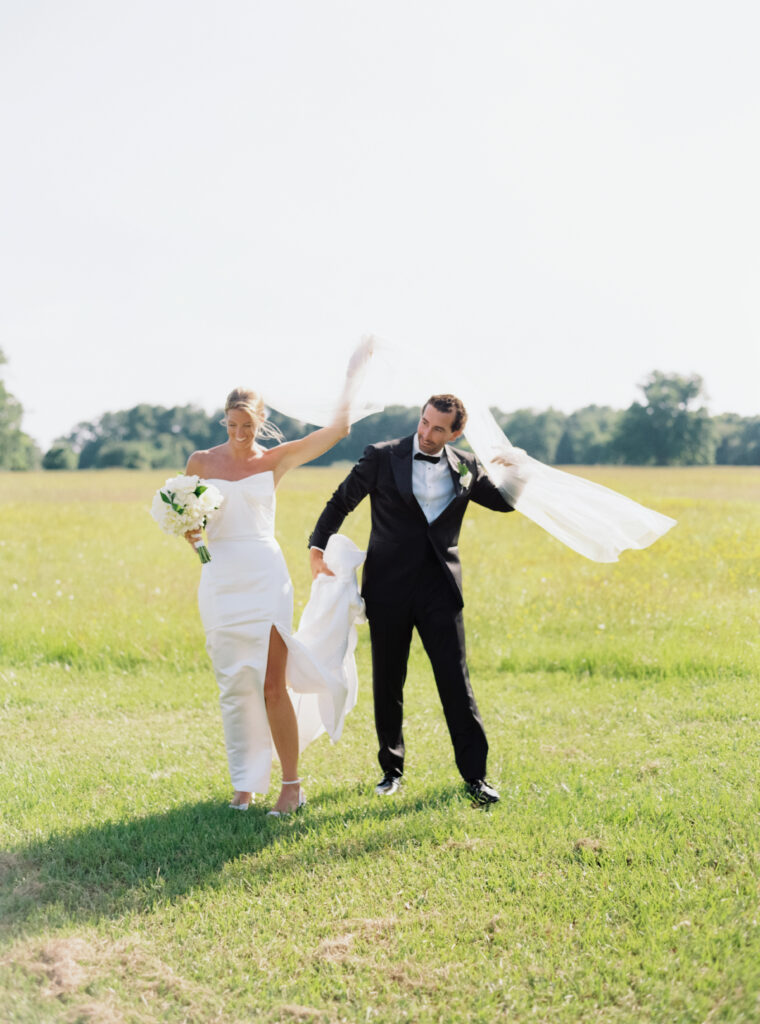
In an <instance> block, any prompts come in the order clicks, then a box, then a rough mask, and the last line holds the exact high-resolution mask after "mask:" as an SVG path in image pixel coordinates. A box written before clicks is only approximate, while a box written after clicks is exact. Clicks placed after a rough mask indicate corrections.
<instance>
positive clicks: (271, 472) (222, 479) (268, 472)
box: [203, 469, 274, 484]
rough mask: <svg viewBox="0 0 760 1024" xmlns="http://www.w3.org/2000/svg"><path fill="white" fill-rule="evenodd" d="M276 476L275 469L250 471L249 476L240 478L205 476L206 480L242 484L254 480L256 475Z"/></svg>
mask: <svg viewBox="0 0 760 1024" xmlns="http://www.w3.org/2000/svg"><path fill="white" fill-rule="evenodd" d="M267 475H269V476H274V470H271V469H260V470H259V472H258V473H249V474H248V476H241V477H240V478H239V479H238V480H227V479H226V477H223V476H204V477H203V479H204V480H210V481H212V482H213V483H215V484H242V483H245V481H246V480H252V479H253V478H254V477H255V476H267Z"/></svg>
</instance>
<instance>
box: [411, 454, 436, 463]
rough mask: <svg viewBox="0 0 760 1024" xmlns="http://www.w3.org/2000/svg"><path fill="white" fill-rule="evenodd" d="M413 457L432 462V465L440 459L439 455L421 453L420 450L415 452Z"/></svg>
mask: <svg viewBox="0 0 760 1024" xmlns="http://www.w3.org/2000/svg"><path fill="white" fill-rule="evenodd" d="M414 457H415V459H419V460H420V462H432V463H433V465H435V464H436V463H437V462H440V461H441V456H440V455H423V454H422V452H417V453H416V454H415V456H414Z"/></svg>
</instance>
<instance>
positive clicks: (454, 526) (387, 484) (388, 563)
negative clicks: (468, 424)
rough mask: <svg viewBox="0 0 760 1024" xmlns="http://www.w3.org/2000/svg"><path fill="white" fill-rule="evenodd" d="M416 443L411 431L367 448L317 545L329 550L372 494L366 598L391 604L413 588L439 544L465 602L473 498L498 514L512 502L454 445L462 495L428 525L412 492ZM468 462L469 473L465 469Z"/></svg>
mask: <svg viewBox="0 0 760 1024" xmlns="http://www.w3.org/2000/svg"><path fill="white" fill-rule="evenodd" d="M412 441H413V435H410V436H409V437H404V438H401V440H398V441H385V442H383V443H381V444H372V445H369V447H368V448H365V450H364V454H363V456H362V457H361V459H360V460H359V462H357V464H356V465H355V466H354V468H353V469H352V470H351V472H350V473H349V474H348V476H347V477H346V479H345V480H344V481H343V483H342V484H341V485H340V486H339V487H338V489H337V490H336V491H335V493H334V494H333V496H332V497H331V498H330V500H329V501H328V503H327V505H326V506H325V509H324V511H323V512H322V515H321V516H320V517H319V520H318V521H317V525H316V527H315V528H314V532H313V533H312V535H311V537H310V538H309V545H310V546H312V547H318V548H324V547H325V546H326V544H327V541H328V539H329V537H330V536H331V535H332V534H333V533H336V532H337V531H338V530H339V529H340V527H341V525H342V523H343V520H344V519H345V518H346V516H347V515H348V514H349V512H351V511H352V510H353V509H354V508H356V506H357V505H358V504H359V502H360V501H361V500H362V498H364V497H366V495H369V498H370V505H371V511H372V530H371V532H370V537H369V544H368V546H367V559H366V561H365V563H364V574H363V580H362V595H363V596H364V598H365V600H366V601H367V602H378V603H388V602H393V601H397V600H398V599H399V595H402V594H407V593H409V592H410V590H412V589H413V588H414V582H415V579H416V578H417V575H418V572H419V570H420V568H421V566H422V564H423V562H424V561H425V559H426V558H428V557H429V554H430V550H431V548H432V551H433V553H434V554H435V557H436V558H437V559H438V561H439V562H440V564H441V566H442V568H443V570H444V575H445V577H446V579H447V580H448V581H449V583H450V584H451V587H452V589H453V592H454V594H455V597H456V600H457V603H458V606H459V607H461V606H462V604H463V601H462V567H461V565H460V563H459V549H458V547H457V544H458V542H459V530H460V528H461V525H462V518H463V516H464V513H465V511H466V509H467V505H468V503H469V502H470V501H474V502H475V503H476V504H478V505H485V507H486V508H491V509H494V510H496V511H498V512H511V511H512V506H511V505H510V504H508V502H507V501H505V499H504V498H503V497H502V496H501V493H500V492H499V490H498V488H496V487H495V486H494V484H493V483H491V481H490V480H489V478H488V476H487V474H486V472H485V470H484V469H483V468H482V467H481V466H480V465H479V463H478V461H477V459H476V458H475V456H474V455H472V453H470V452H464V451H460V450H459V449H457V448H451V447H450V446H449V445H446V446H445V447H444V449H443V452H442V456H443V457H444V458H446V459H448V463H449V469H450V471H451V475H452V478H453V480H454V492H455V493H454V498H453V500H452V501H451V502H450V503H449V504H448V505H447V506H446V508H445V509H444V510H443V512H441V514H440V515H439V516H438V518H437V519H434V520H433V522H432V523H428V521H427V520H426V519H425V516H424V514H423V512H422V509H421V508H420V506H419V505H418V504H417V499H416V498H415V497H414V493H413V491H412V454H413V450H412ZM461 464H464V465H465V467H466V468H467V474H464V475H463V474H462V473H460V471H459V466H460V465H461Z"/></svg>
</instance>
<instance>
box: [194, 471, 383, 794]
mask: <svg viewBox="0 0 760 1024" xmlns="http://www.w3.org/2000/svg"><path fill="white" fill-rule="evenodd" d="M211 482H212V483H213V484H214V485H215V486H216V487H217V488H218V489H219V490H220V491H221V492H222V494H223V495H224V502H223V504H222V506H221V508H220V509H219V511H218V512H217V513H216V515H215V516H214V517H213V518H212V519H211V520H210V521H209V524H208V528H207V537H208V548H209V552H210V554H211V561H210V562H208V563H207V564H206V565H204V566H203V567H202V570H201V581H200V586H199V588H198V604H199V607H200V613H201V620H202V622H203V626H204V629H205V630H206V649H207V650H208V653H209V656H210V657H211V662H212V664H213V667H214V672H215V675H216V679H217V682H218V684H219V702H220V705H221V710H222V723H223V726H224V738H225V743H226V746H227V759H228V762H229V768H230V776H231V779H232V785H233V788H234V789H236V790H240V791H242V792H251V793H265V792H266V791H267V790H268V789H269V781H270V773H271V767H272V756H273V754H275V751H274V748H273V743H272V737H271V734H270V731H269V722H268V719H267V713H266V706H265V703H264V675H265V672H266V665H267V655H268V652H269V637H270V632H271V629H272V627H273V626H274V628H275V629H276V630H277V632H278V633H279V634H280V636H281V637H282V639H283V640H284V642H285V644H286V647H287V650H288V660H287V668H286V678H287V683H288V686H289V687H290V690H291V699H292V700H293V706H294V709H295V712H296V718H297V721H298V735H299V746H300V749H301V750H303V748H304V747H305V746H306V745H307V744H308V743H310V742H311V741H312V740H313V739H314V738H315V737H316V736H318V735H319V734H320V733H321V732H323V731H327V733H328V734H329V736H330V738H331V739H332V740H333V742H335V741H336V740H337V739H338V738H339V737H340V734H341V731H342V728H343V721H344V718H345V716H346V714H347V713H348V711H350V710H351V708H352V707H353V706H354V704H355V703H356V691H357V678H356V667H355V663H354V649H355V647H356V629H355V624H356V623H357V622H359V621H363V616H364V604H363V602H362V599H361V597H360V595H359V591H358V587H357V585H356V569H357V568H358V566H360V565H361V563H362V562H363V561H364V555H365V552H363V551H360V550H359V549H358V548H357V547H356V546H355V545H354V544H353V543H352V542H351V541H350V540H349V539H348V538H347V537H343V536H341V535H336V536H335V537H332V538H331V544H329V545H328V548H327V549H326V551H325V560H326V562H327V564H328V567H329V568H330V569H332V571H333V572H334V573H335V574H336V575H335V576H334V577H329V576H325V575H321V576H319V577H318V578H317V579H316V580H315V581H314V583H313V584H312V592H311V597H310V599H309V603H308V604H307V606H306V608H305V609H304V613H303V616H302V619H301V626H300V629H299V631H298V632H297V633H296V634H295V635H294V634H293V633H292V631H291V624H292V619H293V585H292V583H291V582H290V576H289V575H288V569H287V566H286V564H285V559H284V557H283V554H282V551H281V550H280V547H279V545H278V543H277V541H276V539H275V535H274V524H275V507H276V503H275V490H274V477H273V475H272V473H271V472H270V471H267V472H263V473H256V474H254V475H253V476H249V477H245V478H244V479H242V480H221V479H217V478H212V479H211Z"/></svg>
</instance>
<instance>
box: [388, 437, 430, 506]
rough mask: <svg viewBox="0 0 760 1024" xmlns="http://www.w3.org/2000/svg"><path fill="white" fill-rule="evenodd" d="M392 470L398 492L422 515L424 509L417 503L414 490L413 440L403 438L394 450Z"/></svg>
mask: <svg viewBox="0 0 760 1024" xmlns="http://www.w3.org/2000/svg"><path fill="white" fill-rule="evenodd" d="M391 469H392V471H393V479H394V480H395V482H396V487H397V488H398V492H399V494H400V495H401V497H402V498H403V499H404V501H405V502H406V503H407V504H408V505H412V506H413V507H414V508H416V509H419V511H420V514H422V509H421V508H420V506H419V504H418V503H417V499H416V498H415V496H414V491H413V490H412V438H411V436H410V437H404V438H402V439H401V440H400V441H399V443H398V444H397V445H396V447H395V448H394V449H393V457H392V458H391Z"/></svg>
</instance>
